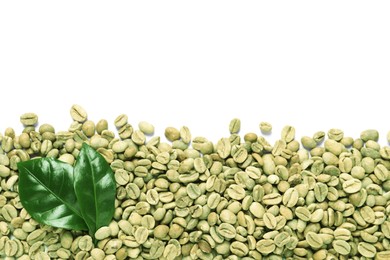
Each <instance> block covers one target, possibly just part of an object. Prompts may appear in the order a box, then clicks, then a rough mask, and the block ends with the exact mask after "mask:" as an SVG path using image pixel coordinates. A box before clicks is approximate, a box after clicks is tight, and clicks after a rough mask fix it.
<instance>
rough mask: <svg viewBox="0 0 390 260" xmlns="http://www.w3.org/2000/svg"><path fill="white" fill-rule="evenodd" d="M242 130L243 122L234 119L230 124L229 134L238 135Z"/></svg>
mask: <svg viewBox="0 0 390 260" xmlns="http://www.w3.org/2000/svg"><path fill="white" fill-rule="evenodd" d="M240 128H241V121H240V119H238V118H233V119H232V120H231V121H230V123H229V132H230V133H231V134H237V133H238V132H239V131H240Z"/></svg>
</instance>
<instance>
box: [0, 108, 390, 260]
mask: <svg viewBox="0 0 390 260" xmlns="http://www.w3.org/2000/svg"><path fill="white" fill-rule="evenodd" d="M70 113H71V116H72V119H73V123H72V124H71V125H70V127H69V129H68V130H67V131H55V128H54V127H53V126H51V125H49V124H42V125H40V126H39V127H37V123H38V118H37V116H36V115H35V114H34V113H27V114H24V115H22V116H21V118H20V120H21V122H22V124H23V125H24V127H25V128H24V131H23V133H21V134H20V135H16V134H15V131H14V130H13V129H12V128H8V129H6V130H5V133H4V135H0V143H1V148H0V180H1V195H0V209H1V210H0V233H1V238H0V256H1V258H2V259H56V258H58V259H210V260H211V259H217V260H218V259H232V260H233V259H243V260H244V259H245V260H249V259H315V260H321V259H373V258H375V259H390V219H389V217H388V216H389V213H390V174H389V169H390V147H388V146H381V145H379V144H378V142H377V141H378V138H379V134H378V132H377V131H376V130H366V131H363V132H362V133H361V135H360V137H359V138H356V139H354V138H351V137H347V136H344V133H343V131H342V130H339V129H330V130H329V131H328V132H327V133H325V132H321V131H320V132H317V133H315V134H314V135H313V136H304V137H302V138H301V140H300V142H299V141H297V140H295V129H294V128H293V127H292V126H286V127H284V128H283V130H282V132H281V137H280V139H279V140H277V141H276V142H275V144H274V145H271V144H270V143H269V142H268V141H267V140H266V138H264V135H266V134H268V133H269V132H271V131H272V126H271V125H270V124H269V123H266V122H262V123H260V131H259V133H247V134H245V135H244V137H243V139H242V138H241V136H240V135H238V132H239V130H240V120H238V119H233V120H232V121H231V123H230V125H229V130H230V136H227V137H225V138H221V139H220V140H219V141H218V142H217V143H216V144H214V143H212V142H211V141H209V140H208V139H207V138H205V137H195V138H192V136H191V133H190V130H189V129H188V128H187V127H185V126H183V127H181V128H180V129H177V128H174V127H168V128H166V129H165V137H166V139H167V140H169V141H170V143H166V142H162V141H160V137H158V136H155V137H151V135H153V133H154V126H153V125H151V124H149V123H147V122H141V123H139V125H138V129H136V128H134V127H133V126H132V125H131V124H130V123H129V122H128V117H127V116H126V115H120V116H118V117H117V118H116V119H115V122H114V124H115V127H116V128H117V132H118V135H119V137H117V136H116V135H115V133H114V132H113V131H111V130H109V129H108V123H107V121H106V120H104V119H102V120H100V121H99V122H97V123H94V122H92V121H89V120H88V119H87V113H86V112H85V110H84V109H83V108H82V107H80V106H78V105H74V106H73V107H72V108H71V111H70ZM261 133H262V134H261ZM326 137H327V138H326ZM325 139H326V140H325ZM83 142H87V143H88V144H90V145H91V146H92V147H93V148H94V149H96V150H97V151H98V152H99V153H100V154H102V156H103V157H104V158H105V159H106V161H107V162H108V163H109V164H110V165H111V168H112V170H113V171H114V173H115V180H116V182H117V194H116V205H115V206H116V209H115V214H114V218H113V220H112V222H111V223H110V224H109V225H108V226H105V227H102V228H100V229H99V230H97V232H96V233H95V238H96V239H97V243H96V244H94V243H93V238H92V237H90V236H89V235H87V233H84V232H80V231H71V230H63V229H58V228H53V227H50V226H45V225H40V224H38V223H37V222H36V221H35V220H34V219H32V218H31V217H30V216H29V214H28V213H27V212H26V210H25V209H23V207H22V205H21V203H20V199H19V196H18V172H17V163H18V162H19V161H25V160H28V159H30V158H33V157H36V156H41V157H54V158H58V159H59V160H62V161H64V162H67V163H70V164H74V162H75V158H76V157H77V155H78V153H79V151H80V148H81V146H82V143H83Z"/></svg>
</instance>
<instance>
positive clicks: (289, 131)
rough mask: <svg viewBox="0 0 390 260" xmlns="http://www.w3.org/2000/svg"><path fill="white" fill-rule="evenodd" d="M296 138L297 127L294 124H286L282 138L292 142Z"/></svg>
mask: <svg viewBox="0 0 390 260" xmlns="http://www.w3.org/2000/svg"><path fill="white" fill-rule="evenodd" d="M294 138H295V128H294V127H292V126H285V127H283V129H282V133H281V139H282V140H284V141H286V143H289V142H291V141H292V140H294Z"/></svg>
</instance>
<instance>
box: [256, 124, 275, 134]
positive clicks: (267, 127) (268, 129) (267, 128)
mask: <svg viewBox="0 0 390 260" xmlns="http://www.w3.org/2000/svg"><path fill="white" fill-rule="evenodd" d="M259 128H260V131H261V132H262V133H264V134H270V133H271V132H272V125H271V124H270V123H268V122H261V123H260V125H259Z"/></svg>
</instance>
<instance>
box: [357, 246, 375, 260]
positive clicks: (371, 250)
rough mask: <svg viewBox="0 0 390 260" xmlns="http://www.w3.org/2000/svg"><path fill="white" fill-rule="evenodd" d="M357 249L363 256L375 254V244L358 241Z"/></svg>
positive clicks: (370, 256) (369, 256)
mask: <svg viewBox="0 0 390 260" xmlns="http://www.w3.org/2000/svg"><path fill="white" fill-rule="evenodd" d="M357 249H358V252H359V253H360V254H361V255H362V256H364V257H368V258H372V257H374V256H375V254H376V248H375V246H373V245H371V244H369V243H366V242H360V243H359V244H358V246H357Z"/></svg>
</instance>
